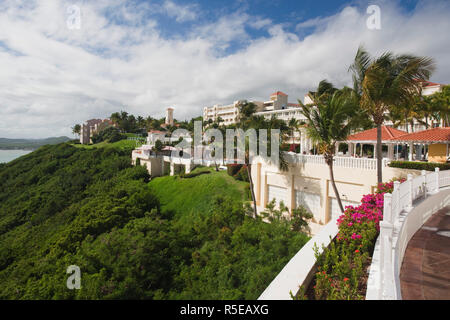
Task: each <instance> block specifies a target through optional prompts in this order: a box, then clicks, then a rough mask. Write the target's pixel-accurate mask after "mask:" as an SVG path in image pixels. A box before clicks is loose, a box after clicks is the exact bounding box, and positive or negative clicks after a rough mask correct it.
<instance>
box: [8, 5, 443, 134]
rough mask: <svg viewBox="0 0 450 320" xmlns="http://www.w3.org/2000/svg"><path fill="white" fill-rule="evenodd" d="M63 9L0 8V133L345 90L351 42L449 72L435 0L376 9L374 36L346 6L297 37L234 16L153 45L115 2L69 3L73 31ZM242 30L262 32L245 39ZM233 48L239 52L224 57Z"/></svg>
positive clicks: (63, 129)
mask: <svg viewBox="0 0 450 320" xmlns="http://www.w3.org/2000/svg"><path fill="white" fill-rule="evenodd" d="M166 3H167V2H166ZM71 4H73V2H72V1H70V2H60V1H38V2H34V3H30V2H29V1H24V2H23V3H21V2H19V1H4V2H2V3H1V4H0V66H1V69H0V70H1V72H0V137H46V136H54V135H62V134H65V135H70V132H71V130H70V127H71V126H72V125H73V124H75V123H80V122H82V121H84V120H87V119H90V118H94V117H95V118H97V117H107V116H109V115H110V114H111V113H112V112H115V111H119V110H121V109H126V111H128V112H130V113H134V114H137V115H138V114H139V115H143V116H148V115H152V116H155V117H162V116H163V115H164V110H165V108H166V107H168V106H173V107H175V117H176V118H179V119H185V118H191V117H193V116H198V115H201V111H202V108H203V107H204V106H207V105H212V104H216V103H231V102H233V101H234V100H237V99H242V98H250V97H252V98H257V99H261V100H265V99H267V98H268V95H269V94H270V93H272V92H273V91H275V90H282V91H284V92H286V93H288V94H289V99H290V100H291V101H292V102H295V101H296V99H297V98H302V97H303V95H304V93H305V92H307V91H308V90H311V89H314V88H315V87H316V86H317V84H318V82H319V81H320V80H322V79H323V78H327V79H328V80H330V81H332V82H333V83H335V85H337V86H343V85H349V84H350V81H351V77H350V75H349V73H348V72H347V69H348V66H349V65H350V63H351V61H352V59H353V57H354V54H355V53H356V49H357V47H358V45H360V44H361V43H363V44H365V46H366V47H367V49H368V50H369V51H370V52H372V53H373V54H380V53H381V52H383V51H386V50H392V51H394V52H395V53H413V54H417V55H427V56H431V57H433V58H435V59H436V61H437V65H438V69H437V71H436V73H435V74H434V75H433V78H432V81H436V82H442V83H448V79H449V75H450V71H449V70H450V62H449V60H448V52H449V50H450V43H449V40H448V32H449V31H450V22H449V20H448V16H449V14H450V5H449V4H448V2H445V1H442V2H434V3H433V4H429V2H423V3H421V4H420V5H419V6H418V8H417V9H416V10H415V12H413V13H412V14H404V13H403V12H402V11H401V10H399V9H398V8H396V7H395V6H394V5H388V4H386V5H383V6H381V10H382V11H381V13H382V28H381V30H368V29H367V28H366V19H367V17H368V15H367V14H366V13H365V8H362V9H361V8H355V7H345V8H343V9H342V10H341V11H340V12H339V13H337V14H335V15H333V16H329V17H322V18H320V19H315V20H314V19H313V20H310V21H306V22H303V23H301V24H300V25H299V26H297V29H296V32H297V31H301V29H303V28H305V27H314V28H315V29H314V32H313V33H312V34H310V35H308V36H306V37H304V38H302V37H301V36H303V35H301V36H300V35H299V34H295V33H293V32H288V31H287V30H286V28H285V27H283V26H282V25H281V24H276V23H275V22H272V21H271V20H268V19H263V18H261V17H253V16H251V15H250V14H249V13H245V12H236V13H233V14H230V15H225V16H223V17H221V18H220V19H219V20H218V21H215V22H211V23H210V24H206V25H195V26H194V27H193V28H192V29H191V31H190V32H188V33H187V34H188V36H187V37H186V38H181V37H175V36H174V37H172V38H164V37H162V36H161V33H160V28H161V26H159V25H158V23H157V21H156V20H154V19H153V18H152V19H148V18H146V17H145V15H144V14H143V11H145V10H147V9H148V10H150V9H149V7H139V8H136V7H133V6H130V5H129V6H126V5H123V4H122V2H121V1H119V0H117V1H106V0H101V1H96V2H91V1H84V2H83V1H80V3H79V4H78V5H79V6H80V9H81V29H80V30H70V29H68V28H67V26H66V18H67V13H66V8H67V6H68V5H71ZM24 8H25V9H24ZM189 9H190V10H192V8H189ZM155 10H157V9H155ZM167 14H169V13H167ZM173 17H174V18H175V19H187V18H188V17H189V15H186V16H185V18H180V17H182V15H174V16H173ZM115 19H119V20H120V21H122V22H123V23H120V24H118V23H114V22H113V21H114V20H115ZM180 21H182V20H180ZM184 21H186V20H184ZM249 28H250V29H251V28H258V29H259V28H262V29H264V30H267V32H268V34H267V35H265V36H264V37H259V38H256V39H252V37H251V35H250V34H249ZM235 43H239V44H240V49H239V50H238V51H233V50H231V52H233V53H231V54H225V53H226V52H228V51H224V50H225V49H230V48H232V46H233V44H235Z"/></svg>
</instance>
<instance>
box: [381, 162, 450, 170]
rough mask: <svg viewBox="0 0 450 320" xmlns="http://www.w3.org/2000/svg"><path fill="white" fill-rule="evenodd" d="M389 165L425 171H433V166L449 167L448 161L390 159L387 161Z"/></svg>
mask: <svg viewBox="0 0 450 320" xmlns="http://www.w3.org/2000/svg"><path fill="white" fill-rule="evenodd" d="M389 166H390V167H393V168H402V169H415V170H427V171H434V169H435V168H439V170H449V169H450V163H439V162H417V161H391V162H390V163H389Z"/></svg>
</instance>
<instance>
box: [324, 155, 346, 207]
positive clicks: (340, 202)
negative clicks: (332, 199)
mask: <svg viewBox="0 0 450 320" xmlns="http://www.w3.org/2000/svg"><path fill="white" fill-rule="evenodd" d="M327 164H328V169H329V170H330V180H331V185H332V186H333V190H334V194H335V195H336V200H337V202H338V205H339V209H341V212H344V207H343V206H342V201H341V196H340V195H339V192H338V190H337V187H336V182H335V181H334V172H333V157H331V160H329V161H327Z"/></svg>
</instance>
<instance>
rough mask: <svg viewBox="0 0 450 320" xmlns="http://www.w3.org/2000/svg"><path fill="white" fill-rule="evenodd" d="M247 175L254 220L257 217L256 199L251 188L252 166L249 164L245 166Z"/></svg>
mask: <svg viewBox="0 0 450 320" xmlns="http://www.w3.org/2000/svg"><path fill="white" fill-rule="evenodd" d="M247 174H248V180H249V181H250V191H251V193H252V200H253V210H254V211H255V218H256V216H257V215H258V211H256V197H255V190H254V188H253V178H252V165H251V164H250V163H248V164H247Z"/></svg>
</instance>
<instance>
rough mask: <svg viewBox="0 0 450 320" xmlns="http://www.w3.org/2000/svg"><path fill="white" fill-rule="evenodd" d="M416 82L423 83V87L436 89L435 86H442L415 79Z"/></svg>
mask: <svg viewBox="0 0 450 320" xmlns="http://www.w3.org/2000/svg"><path fill="white" fill-rule="evenodd" d="M415 81H419V82H421V83H422V86H423V87H434V86H440V85H441V84H440V83H436V82H431V81H426V80H418V79H415Z"/></svg>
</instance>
